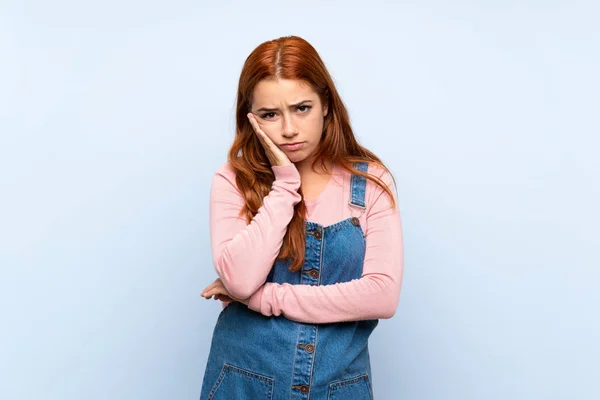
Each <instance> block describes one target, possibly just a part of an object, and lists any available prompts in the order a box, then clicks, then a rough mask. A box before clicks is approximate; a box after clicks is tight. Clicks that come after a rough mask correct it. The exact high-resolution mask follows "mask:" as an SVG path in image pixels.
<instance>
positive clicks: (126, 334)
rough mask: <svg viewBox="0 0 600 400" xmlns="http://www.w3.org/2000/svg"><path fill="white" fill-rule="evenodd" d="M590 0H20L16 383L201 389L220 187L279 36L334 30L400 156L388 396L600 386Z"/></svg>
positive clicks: (375, 358) (5, 48)
mask: <svg viewBox="0 0 600 400" xmlns="http://www.w3.org/2000/svg"><path fill="white" fill-rule="evenodd" d="M599 14H600V7H599V6H598V3H597V2H593V1H513V0H509V1H495V2H492V1H473V0H471V1H454V2H442V1H427V0H425V1H399V2H392V1H387V2H386V1H371V2H370V3H369V4H368V5H367V4H366V3H364V2H348V1H343V2H342V1H331V2H317V1H302V2H298V1H295V2H291V1H290V2H287V1H279V2H251V3H249V2H242V1H238V2H232V1H222V2H214V1H213V2H200V1H176V0H174V1H170V2H166V1H163V2H156V1H116V0H109V1H103V2H77V1H61V0H57V1H52V2H45V1H39V0H38V1H24V0H21V1H10V0H8V1H6V0H5V1H2V2H1V3H0V398H1V399H9V400H12V399H15V400H25V399H27V400H29V399H32V400H33V399H51V400H83V399H85V400H96V399H98V400H100V399H102V400H104V399H110V400H120V399H123V400H125V399H127V400H130V399H144V400H150V399H157V400H159V399H160V400H172V399H177V400H180V399H181V400H184V399H197V398H198V395H199V392H200V385H201V380H202V376H203V372H204V366H205V362H206V357H207V354H208V350H209V346H210V338H211V334H212V329H213V327H214V323H215V320H216V317H217V315H218V313H219V311H220V303H218V302H214V301H212V300H211V301H207V300H204V299H201V298H200V296H199V294H200V291H201V290H202V289H203V288H204V287H205V286H206V285H207V284H208V283H210V282H212V281H213V280H214V279H215V278H216V273H215V272H214V269H213V266H212V258H211V254H210V241H209V230H208V199H209V189H210V181H211V178H212V175H213V173H214V171H215V170H216V169H217V168H218V167H219V166H220V165H221V164H222V163H223V162H225V160H226V153H227V150H228V148H229V146H230V144H231V141H232V138H233V130H234V122H233V115H234V104H235V91H236V86H237V79H238V77H239V73H240V70H241V67H242V64H243V62H244V60H245V58H246V57H247V56H248V54H249V53H250V52H251V51H252V50H253V49H254V48H255V47H256V46H257V45H258V44H260V43H261V42H263V41H266V40H269V39H273V38H276V37H279V36H284V35H289V34H295V35H299V36H302V37H304V38H305V39H307V40H308V41H309V42H311V43H312V44H313V45H314V46H315V48H316V49H317V51H319V53H320V54H321V56H322V58H323V59H324V61H325V63H326V65H327V67H328V68H329V69H330V72H331V74H332V75H333V77H334V80H335V82H336V84H337V87H338V90H339V91H340V93H341V95H342V98H343V100H344V102H345V104H346V105H347V107H348V110H349V112H350V116H351V122H352V125H353V127H354V129H355V132H356V135H357V137H358V139H359V141H360V142H361V143H362V144H363V145H364V146H366V147H367V148H369V149H370V150H372V151H374V152H375V153H376V154H377V155H379V156H380V157H381V158H382V159H383V161H384V162H386V163H387V165H388V166H389V167H390V168H391V169H392V172H393V173H394V174H395V177H396V179H397V185H398V194H399V205H400V209H401V214H402V219H403V224H404V225H403V229H404V235H405V242H404V245H405V274H404V282H403V288H402V294H401V299H400V305H399V308H398V311H397V313H396V315H395V316H394V318H393V319H391V320H383V321H381V323H380V325H379V327H378V328H377V329H376V331H375V332H374V334H373V336H372V339H371V352H372V363H373V375H374V376H373V381H374V390H375V397H376V398H377V399H380V400H385V399H389V400H396V399H403V400H409V399H410V400H423V399H425V400H428V399H433V400H454V399H456V400H466V399H468V400H471V399H472V400H481V399H486V400H496V399H497V400H500V399H502V400H505V399H524V400H525V399H527V400H529V399H532V400H538V399H539V400H547V399H568V400H574V399H575V400H584V399H590V400H591V399H598V398H600V388H599V383H598V382H599V381H600V366H599V364H598V360H599V359H600V345H599V344H598V341H599V338H600V317H599V314H600V312H599V308H600V294H599V291H598V281H599V278H600V271H599V266H600V262H599V258H600V257H599V256H598V251H599V250H600V234H599V233H598V226H599V223H600V218H599V214H600V213H599V211H598V205H599V204H600V190H599V188H600V185H599V181H600V179H599V175H600V174H599V172H600V161H599V159H600V157H599V156H598V151H599V147H600V146H599V145H600V140H599V139H598V137H599V134H600V129H599V128H600V123H599V116H600V112H599V111H600V96H599V93H600V79H599V74H598V71H600V56H599V53H600V35H599V30H598V25H597V23H598V15H599Z"/></svg>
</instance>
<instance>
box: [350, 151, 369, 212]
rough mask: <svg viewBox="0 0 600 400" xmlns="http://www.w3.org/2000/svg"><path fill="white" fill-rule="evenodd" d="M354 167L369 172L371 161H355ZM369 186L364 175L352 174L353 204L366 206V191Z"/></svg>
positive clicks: (351, 194) (351, 195)
mask: <svg viewBox="0 0 600 400" xmlns="http://www.w3.org/2000/svg"><path fill="white" fill-rule="evenodd" d="M353 166H354V168H356V169H358V170H359V171H362V172H367V168H368V167H369V163H368V162H366V161H361V162H355V163H354V164H353ZM366 187H367V179H366V178H363V177H362V176H359V175H355V174H352V178H351V179H350V190H351V192H350V202H349V203H348V204H350V205H351V206H356V207H360V208H363V209H364V208H366V204H365V191H366Z"/></svg>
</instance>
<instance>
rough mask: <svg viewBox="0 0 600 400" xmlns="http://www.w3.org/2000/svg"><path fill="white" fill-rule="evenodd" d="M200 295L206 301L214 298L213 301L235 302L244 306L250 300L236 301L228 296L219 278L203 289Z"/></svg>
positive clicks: (236, 299)
mask: <svg viewBox="0 0 600 400" xmlns="http://www.w3.org/2000/svg"><path fill="white" fill-rule="evenodd" d="M200 295H201V296H202V297H204V298H205V299H207V300H208V299H210V298H211V297H213V296H215V300H221V301H225V302H231V301H237V302H240V303H242V304H245V305H248V302H249V301H250V299H238V298H235V297H233V296H232V295H231V294H229V292H228V291H227V289H225V286H224V285H223V282H222V281H221V278H217V279H216V280H215V281H214V282H213V283H211V284H210V285H208V286H207V287H205V288H204V290H203V291H202V293H201V294H200Z"/></svg>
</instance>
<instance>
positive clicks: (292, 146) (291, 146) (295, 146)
mask: <svg viewBox="0 0 600 400" xmlns="http://www.w3.org/2000/svg"><path fill="white" fill-rule="evenodd" d="M303 145H304V142H296V143H286V144H282V145H281V147H283V148H284V149H286V150H299V149H300V148H301V147H302V146H303Z"/></svg>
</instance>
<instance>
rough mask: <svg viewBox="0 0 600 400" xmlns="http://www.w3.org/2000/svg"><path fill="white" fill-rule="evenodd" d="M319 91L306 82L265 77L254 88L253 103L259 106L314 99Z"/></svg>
mask: <svg viewBox="0 0 600 400" xmlns="http://www.w3.org/2000/svg"><path fill="white" fill-rule="evenodd" d="M317 97H318V96H317V93H316V92H315V91H314V90H313V88H312V87H311V86H310V85H309V84H308V83H306V82H304V81H301V80H291V79H263V80H262V81H260V82H259V83H258V84H257V85H256V87H255V88H254V92H253V93H252V103H253V104H254V105H256V106H258V107H261V106H269V105H273V104H276V103H281V102H285V103H296V102H298V101H302V100H308V99H311V100H314V99H315V98H317Z"/></svg>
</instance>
